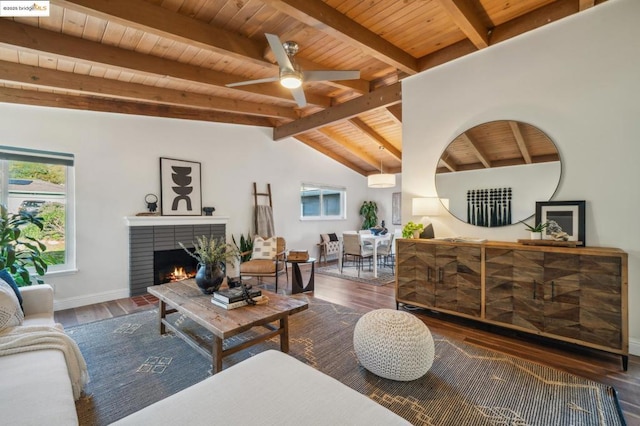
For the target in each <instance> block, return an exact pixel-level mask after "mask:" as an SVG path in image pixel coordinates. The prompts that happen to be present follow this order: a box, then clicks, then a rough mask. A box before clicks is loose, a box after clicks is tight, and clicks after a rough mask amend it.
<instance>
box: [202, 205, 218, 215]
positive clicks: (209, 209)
mask: <svg viewBox="0 0 640 426" xmlns="http://www.w3.org/2000/svg"><path fill="white" fill-rule="evenodd" d="M202 211H203V212H204V215H205V216H213V212H215V211H216V208H215V207H203V208H202Z"/></svg>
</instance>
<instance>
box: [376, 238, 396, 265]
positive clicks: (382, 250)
mask: <svg viewBox="0 0 640 426" xmlns="http://www.w3.org/2000/svg"><path fill="white" fill-rule="evenodd" d="M394 238H395V235H394V234H389V239H388V240H387V241H383V242H382V243H380V244H379V245H378V250H377V252H376V254H377V255H378V259H376V260H377V261H378V267H386V266H387V265H390V266H391V272H393V273H395V264H396V262H395V250H394V249H393V240H394Z"/></svg>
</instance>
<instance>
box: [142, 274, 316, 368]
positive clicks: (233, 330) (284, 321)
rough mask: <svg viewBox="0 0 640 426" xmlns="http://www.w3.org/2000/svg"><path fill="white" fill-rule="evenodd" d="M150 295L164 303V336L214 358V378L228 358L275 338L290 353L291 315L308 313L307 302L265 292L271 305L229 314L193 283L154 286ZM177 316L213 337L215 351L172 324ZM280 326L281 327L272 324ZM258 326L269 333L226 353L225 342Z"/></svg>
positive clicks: (190, 280) (161, 312)
mask: <svg viewBox="0 0 640 426" xmlns="http://www.w3.org/2000/svg"><path fill="white" fill-rule="evenodd" d="M147 291H148V292H149V294H152V295H154V296H156V297H157V298H158V299H160V307H159V323H160V334H165V333H166V331H167V329H169V330H171V331H172V332H174V333H175V334H176V335H177V336H179V337H180V338H182V339H183V340H185V341H186V342H187V343H188V344H189V345H191V346H192V347H193V348H194V349H196V350H197V351H199V352H200V353H201V354H203V355H204V356H206V357H209V358H211V359H212V370H211V374H215V373H217V372H219V371H220V370H222V358H224V357H225V356H227V355H231V354H233V353H236V352H238V351H241V350H242V349H245V348H248V347H249V346H253V345H255V344H256V343H260V342H264V341H265V340H268V339H270V338H272V337H274V336H280V350H281V351H282V352H289V315H293V314H295V313H297V312H300V311H304V310H305V309H307V307H308V304H307V302H306V301H304V300H300V299H296V298H293V297H288V296H284V295H279V294H275V293H272V292H269V291H266V290H262V294H264V295H266V296H268V297H269V303H268V304H266V305H256V306H244V307H242V308H237V309H232V310H226V309H224V308H219V307H217V306H215V305H214V304H213V303H211V297H212V296H211V295H204V294H202V292H201V291H200V290H199V289H198V287H197V285H196V283H195V281H194V280H193V279H189V280H183V281H178V282H173V283H169V284H162V285H155V286H151V287H148V288H147ZM174 312H180V313H181V314H183V315H185V316H186V317H188V318H190V319H191V320H193V321H195V322H196V323H197V324H199V325H201V326H202V327H204V328H205V329H207V330H208V331H210V332H211V333H213V348H204V347H203V346H202V345H201V344H200V343H198V342H196V341H195V340H194V339H192V338H191V336H189V335H188V334H187V333H185V332H183V331H182V330H180V329H179V328H178V327H176V326H174V325H173V324H171V323H170V322H169V321H168V320H167V319H166V316H167V314H171V313H174ZM276 322H277V325H276V324H272V323H276ZM258 326H262V327H265V328H267V330H268V331H267V332H266V333H262V334H260V335H258V336H257V337H254V338H252V339H250V340H248V341H245V342H242V343H239V344H237V345H235V346H231V347H228V348H227V349H223V347H222V343H223V342H224V339H227V338H229V337H232V336H235V335H237V334H240V333H243V332H245V331H248V330H249V329H251V328H253V327H258Z"/></svg>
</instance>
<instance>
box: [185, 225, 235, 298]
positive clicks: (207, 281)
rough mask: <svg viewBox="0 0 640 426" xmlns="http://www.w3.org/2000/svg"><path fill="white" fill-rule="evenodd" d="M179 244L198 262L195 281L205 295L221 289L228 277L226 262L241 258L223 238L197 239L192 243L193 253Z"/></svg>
mask: <svg viewBox="0 0 640 426" xmlns="http://www.w3.org/2000/svg"><path fill="white" fill-rule="evenodd" d="M178 244H179V245H180V247H182V248H183V249H184V251H186V252H187V253H188V254H189V256H191V257H193V258H194V259H196V260H197V261H198V272H197V273H196V276H195V281H196V284H197V285H198V288H199V289H200V291H202V292H203V293H204V294H212V293H213V292H214V291H217V290H218V289H219V288H220V286H221V285H222V281H224V278H225V276H226V262H227V261H229V260H235V259H237V258H238V257H239V253H238V250H237V249H236V248H235V247H234V246H233V245H231V244H227V243H225V242H224V240H223V239H222V238H220V239H218V240H216V239H215V238H214V237H207V236H205V235H203V236H201V237H196V241H195V242H193V243H192V244H193V251H191V250H189V249H188V248H187V247H186V246H185V245H184V244H183V243H182V242H178Z"/></svg>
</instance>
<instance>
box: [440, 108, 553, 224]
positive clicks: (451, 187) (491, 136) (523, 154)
mask: <svg viewBox="0 0 640 426" xmlns="http://www.w3.org/2000/svg"><path fill="white" fill-rule="evenodd" d="M561 171H562V166H561V162H560V155H559V153H558V150H557V148H556V146H555V145H554V143H553V141H551V139H550V138H549V137H548V136H547V135H546V134H545V133H544V132H542V131H541V130H540V129H538V128H536V127H535V126H532V125H530V124H527V123H522V122H518V121H512V120H500V121H492V122H489V123H483V124H480V125H478V126H475V127H473V128H471V129H469V130H467V131H465V132H463V133H462V134H461V135H459V136H458V137H456V138H455V139H454V140H453V141H452V142H451V143H450V144H449V145H448V146H447V148H446V149H445V151H444V152H443V153H442V156H441V157H440V160H439V162H438V167H437V170H436V176H435V183H436V191H437V193H438V197H440V198H444V199H448V200H449V207H448V210H449V212H450V213H451V214H452V215H453V216H455V217H456V218H458V219H460V220H461V221H463V222H465V223H469V224H473V225H477V226H484V227H493V226H505V225H510V224H514V223H518V222H519V221H522V220H526V219H527V218H529V217H531V216H532V215H533V214H534V213H535V203H536V201H549V200H550V199H551V197H552V196H553V194H554V193H555V191H556V189H557V187H558V184H559V183H560V176H561ZM505 194H506V195H505Z"/></svg>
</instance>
